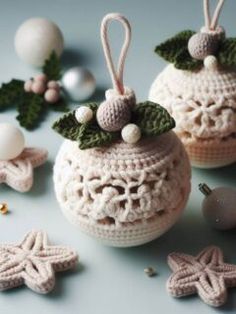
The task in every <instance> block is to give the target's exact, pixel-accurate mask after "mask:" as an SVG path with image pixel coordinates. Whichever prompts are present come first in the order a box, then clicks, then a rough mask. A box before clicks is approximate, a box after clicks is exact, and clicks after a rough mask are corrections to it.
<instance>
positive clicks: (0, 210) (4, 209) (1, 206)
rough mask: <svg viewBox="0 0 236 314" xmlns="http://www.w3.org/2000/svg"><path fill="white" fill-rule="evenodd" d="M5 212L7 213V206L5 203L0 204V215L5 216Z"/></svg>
mask: <svg viewBox="0 0 236 314" xmlns="http://www.w3.org/2000/svg"><path fill="white" fill-rule="evenodd" d="M7 212H8V206H7V204H6V203H0V213H1V214H2V215H5V214H7Z"/></svg>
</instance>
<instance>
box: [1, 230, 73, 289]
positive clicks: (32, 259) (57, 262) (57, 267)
mask: <svg viewBox="0 0 236 314" xmlns="http://www.w3.org/2000/svg"><path fill="white" fill-rule="evenodd" d="M77 262H78V256H77V254H76V252H75V251H74V250H72V249H69V248H67V247H64V246H55V245H49V242H48V238H47V234H46V233H45V232H43V231H31V232H29V233H28V234H27V235H26V236H25V238H24V239H23V241H22V242H21V243H19V244H5V245H0V291H3V290H7V289H11V288H14V287H18V286H21V285H23V284H25V285H26V286H27V287H28V288H30V289H32V290H33V291H35V292H38V293H42V294H45V293H48V292H50V291H51V290H52V289H53V288H54V285H55V272H59V271H65V270H68V269H70V268H73V267H74V266H76V264H77Z"/></svg>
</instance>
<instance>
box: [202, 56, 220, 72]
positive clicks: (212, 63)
mask: <svg viewBox="0 0 236 314" xmlns="http://www.w3.org/2000/svg"><path fill="white" fill-rule="evenodd" d="M204 66H205V68H207V69H209V70H216V69H217V67H218V61H217V58H216V57H215V56H207V57H206V58H205V59H204Z"/></svg>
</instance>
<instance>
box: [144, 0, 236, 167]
mask: <svg viewBox="0 0 236 314" xmlns="http://www.w3.org/2000/svg"><path fill="white" fill-rule="evenodd" d="M223 2H224V1H219V4H218V6H217V8H216V13H217V12H218V13H217V14H215V18H214V17H213V19H212V23H213V20H215V22H214V24H216V23H217V19H218V17H219V11H220V9H221V8H222V5H223ZM207 3H208V1H204V5H206V4H207ZM206 12H207V10H206ZM206 12H205V13H206ZM206 15H207V14H206ZM216 17H217V18H216ZM206 24H209V23H206ZM206 30H207V26H205V27H204V28H202V31H206ZM208 32H210V33H212V36H215V37H217V36H218V38H219V39H221V42H220V43H219V49H218V52H217V53H216V54H215V55H214V56H206V58H205V59H204V60H197V59H192V58H191V56H190V55H189V53H188V51H187V49H188V45H189V43H190V42H191V39H192V37H191V36H192V32H190V31H185V32H182V33H180V34H179V35H177V36H175V37H174V38H173V39H170V40H169V41H167V42H166V43H164V44H161V45H160V46H158V47H157V48H156V52H157V53H158V54H160V55H161V56H162V57H164V58H165V59H166V60H168V61H170V62H171V63H172V64H171V65H168V66H167V67H166V68H165V69H164V70H163V71H162V72H161V73H160V74H159V75H158V76H157V78H156V79H155V81H154V82H153V84H152V86H151V89H150V92H149V99H150V100H151V101H153V102H157V103H159V104H160V105H161V106H163V107H165V108H166V109H167V110H168V112H169V113H170V114H171V115H172V116H173V118H174V119H175V121H176V128H175V132H176V133H177V135H178V136H179V137H180V139H181V140H182V142H183V143H184V146H185V148H186V150H187V152H188V154H189V157H190V160H191V163H192V165H193V166H196V167H201V168H214V167H221V166H225V165H228V164H231V163H234V162H235V161H236V71H235V65H236V53H235V51H236V40H235V39H233V38H231V39H230V38H229V39H227V38H226V39H224V38H225V35H224V30H223V28H222V27H220V26H217V25H215V26H214V27H213V26H212V27H211V30H208ZM189 38H190V39H189ZM180 42H182V46H181V47H182V48H181V49H185V52H180V50H179V52H178V53H179V55H178V57H173V56H172V59H171V58H170V55H168V57H167V54H165V53H167V52H166V50H165V49H166V48H167V45H169V48H170V47H172V48H170V49H169V53H170V51H171V49H172V53H174V51H175V53H176V51H177V50H178V49H180V48H176V47H177V46H178V45H179V44H180ZM183 42H184V43H183ZM183 45H185V48H183ZM199 49H200V48H199ZM181 53H182V57H183V58H182V59H181V58H180V55H181Z"/></svg>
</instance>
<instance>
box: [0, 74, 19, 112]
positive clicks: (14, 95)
mask: <svg viewBox="0 0 236 314" xmlns="http://www.w3.org/2000/svg"><path fill="white" fill-rule="evenodd" d="M23 93H24V81H21V80H16V79H13V80H11V81H10V82H9V83H3V84H2V86H1V88H0V111H1V110H4V109H6V108H7V107H12V106H13V105H15V104H16V103H17V102H18V101H19V100H20V98H21V95H22V94H23Z"/></svg>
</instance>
